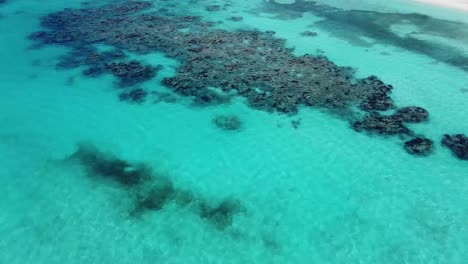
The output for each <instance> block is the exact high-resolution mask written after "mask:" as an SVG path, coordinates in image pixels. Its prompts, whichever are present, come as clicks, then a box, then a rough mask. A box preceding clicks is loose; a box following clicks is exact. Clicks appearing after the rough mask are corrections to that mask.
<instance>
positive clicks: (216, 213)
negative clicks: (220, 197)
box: [199, 200, 242, 229]
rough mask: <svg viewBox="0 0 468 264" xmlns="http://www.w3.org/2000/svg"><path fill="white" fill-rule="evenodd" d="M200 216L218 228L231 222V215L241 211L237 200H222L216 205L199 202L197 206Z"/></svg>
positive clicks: (224, 226) (222, 227)
mask: <svg viewBox="0 0 468 264" xmlns="http://www.w3.org/2000/svg"><path fill="white" fill-rule="evenodd" d="M199 210H200V211H199V214H200V217H201V218H204V219H208V220H209V221H210V222H211V223H212V224H214V225H215V226H216V227H217V228H218V229H225V228H226V227H228V226H230V225H231V224H232V220H233V216H234V215H235V214H238V213H240V212H241V211H242V206H241V204H240V203H239V201H237V200H224V201H222V202H221V203H219V204H218V205H216V206H211V205H208V204H207V203H201V204H200V207H199Z"/></svg>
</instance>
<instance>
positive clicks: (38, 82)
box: [0, 0, 468, 264]
mask: <svg viewBox="0 0 468 264" xmlns="http://www.w3.org/2000/svg"><path fill="white" fill-rule="evenodd" d="M94 2H96V3H98V2H100V1H94ZM101 2H102V3H104V2H105V1H101ZM154 2H155V3H156V4H158V5H159V4H164V5H170V4H171V3H177V5H174V6H169V7H171V8H173V9H175V10H177V12H181V13H184V14H191V15H199V16H202V17H203V19H205V20H209V21H223V23H222V24H219V25H217V27H219V28H223V29H227V30H231V31H233V30H236V29H259V30H261V31H266V30H273V31H275V32H276V36H277V37H280V38H285V39H286V40H287V42H286V45H287V46H288V47H293V48H295V50H294V54H295V55H297V56H300V55H303V54H305V53H311V54H317V50H318V49H319V50H321V51H320V53H322V54H325V55H326V56H327V57H328V58H329V59H330V60H331V61H333V62H334V63H336V64H337V65H340V66H350V67H353V68H355V69H356V75H357V76H358V77H365V76H369V75H376V76H378V77H379V78H381V79H382V80H383V81H384V82H386V83H390V84H392V85H393V86H394V90H393V92H392V95H391V96H392V98H393V99H394V101H395V103H396V104H397V105H403V106H405V105H418V106H422V107H424V108H426V109H427V110H429V112H430V119H429V121H428V122H425V123H423V124H414V125H410V128H411V129H413V130H414V131H415V132H416V133H423V134H424V135H425V136H427V137H429V138H431V139H433V140H434V141H435V150H434V153H433V154H432V155H430V156H428V157H415V156H411V155H409V154H408V153H406V152H405V151H403V150H402V146H401V145H402V141H401V140H399V139H398V137H380V136H376V135H368V134H366V133H356V132H355V131H353V130H352V129H351V128H350V126H349V123H348V122H347V121H346V120H343V119H342V118H339V117H337V116H335V115H332V114H330V113H327V112H325V111H322V110H320V109H314V108H307V107H302V108H301V109H300V111H299V112H298V113H297V114H295V115H287V114H281V113H269V112H266V111H261V110H257V109H253V108H251V107H249V106H248V105H247V104H246V103H245V99H242V98H240V97H239V98H234V99H233V100H232V101H231V102H230V103H228V104H221V105H212V106H207V107H195V106H193V105H192V104H191V102H190V99H189V98H186V97H180V98H178V100H177V101H176V102H160V103H157V104H155V103H152V102H151V100H147V102H145V103H143V104H129V103H125V102H121V101H119V99H118V97H117V96H116V91H115V88H114V85H115V79H114V78H113V77H112V76H110V75H104V76H102V77H99V78H88V77H84V76H83V75H82V74H81V71H82V70H83V68H79V69H72V70H57V69H56V67H55V64H56V63H57V62H58V57H59V56H60V55H63V54H65V53H66V52H67V49H66V48H64V47H60V46H53V45H51V46H45V47H42V48H40V49H37V48H31V45H33V42H32V41H31V40H28V39H27V36H28V35H29V34H30V33H32V32H35V31H37V30H39V29H40V28H39V21H40V18H41V17H43V16H45V15H47V14H49V13H51V12H56V11H60V10H62V9H63V8H79V7H80V6H81V1H79V0H74V1H47V3H43V2H37V1H26V0H25V1H19V0H16V1H15V0H7V2H6V3H4V4H0V91H1V95H2V96H1V97H0V193H1V194H2V195H1V196H2V198H1V199H0V210H1V212H2V213H1V214H0V234H1V235H0V263H12V264H16V263H187V264H188V263H425V264H426V263H444V264H445V263H450V264H452V263H453V264H458V263H460V264H461V263H466V260H467V259H468V178H467V177H468V162H467V161H463V160H460V159H457V158H455V156H454V155H453V154H452V153H451V152H450V151H449V149H447V148H445V147H442V146H441V145H440V138H441V136H442V135H443V134H446V133H449V134H455V133H464V134H468V122H467V120H468V110H467V108H466V105H467V102H468V92H467V89H468V86H467V85H468V74H467V71H465V70H463V67H462V66H463V64H460V65H458V67H457V65H453V64H452V65H450V64H448V63H444V62H441V61H440V57H443V56H444V55H445V54H442V55H441V56H440V54H435V53H430V52H429V53H427V54H424V52H422V53H421V52H417V48H415V49H416V50H415V49H410V48H408V47H406V46H405V43H400V42H389V40H388V39H385V38H383V39H373V38H372V37H369V36H359V38H360V39H361V40H362V41H363V42H364V43H367V44H366V45H364V44H363V43H360V44H359V43H356V41H355V39H354V38H350V37H349V35H347V34H343V32H342V31H339V30H338V29H339V28H338V27H340V25H339V24H338V25H335V27H334V28H333V27H331V28H330V27H326V26H320V24H314V23H315V22H319V21H323V20H324V19H325V20H327V19H330V18H327V17H326V16H325V15H324V13H320V12H319V13H317V12H316V11H314V12H305V13H302V12H303V11H304V10H303V9H300V10H297V9H294V10H293V11H294V12H293V11H291V8H290V7H291V6H288V5H286V4H285V5H284V6H280V7H281V8H280V9H275V10H271V9H265V8H264V4H265V3H263V1H260V0H255V1H248V2H247V1H245V2H244V1H236V2H231V3H230V4H231V6H229V8H227V9H226V10H221V11H219V12H208V11H207V10H206V9H205V7H206V6H211V5H214V4H219V5H223V4H225V3H226V2H227V1H221V0H218V1H208V0H206V1H154ZM160 2H161V3H160ZM278 2H280V1H278ZM287 2H290V1H287ZM298 2H300V1H298ZM318 2H320V3H323V2H324V1H318ZM344 2H345V1H332V2H329V3H328V4H329V5H331V6H332V7H333V8H340V9H341V8H342V9H343V10H349V9H351V7H350V5H349V3H348V4H346V3H344ZM354 2H355V3H353V4H354V6H355V8H358V9H360V10H367V11H369V12H386V13H395V14H401V13H413V12H421V13H423V14H425V15H428V16H429V18H434V19H435V20H434V21H435V22H434V23H435V24H434V25H436V27H437V25H440V24H438V23H445V22H446V21H448V20H447V19H453V21H458V22H459V23H461V24H460V27H461V28H462V26H463V25H465V24H463V23H464V22H466V21H468V19H466V17H467V16H468V15H465V14H461V13H459V12H456V11H449V10H443V11H441V10H439V9H435V8H434V9H433V8H430V7H422V6H419V5H415V4H414V3H407V2H405V1H396V2H392V3H389V4H382V3H380V2H379V3H376V2H375V1H354ZM262 7H263V8H262ZM397 12H401V13H397ZM450 12H452V13H450ZM298 14H300V15H298ZM285 15H287V16H285ZM231 16H242V17H243V19H242V21H238V22H235V21H231V20H229V19H227V18H229V17H231ZM285 17H287V18H285ZM351 19H356V17H354V18H351ZM465 19H466V20H465ZM350 23H352V21H350ZM382 23H385V21H383V22H382ZM389 23H390V22H389ZM392 23H393V24H392V26H391V27H390V28H391V31H392V32H393V33H394V34H395V35H398V36H412V37H415V38H417V39H423V40H427V41H429V42H430V43H434V45H440V46H441V47H442V46H443V47H451V49H452V50H457V51H459V52H460V53H459V54H460V55H463V56H468V44H467V43H468V42H466V40H467V39H468V35H464V34H465V33H466V31H464V30H462V29H461V30H460V31H453V28H450V30H452V31H451V32H453V34H452V35H451V36H447V35H444V34H442V35H441V36H436V35H434V34H433V32H429V29H427V28H426V29H424V28H417V27H416V28H415V27H414V25H411V23H407V22H405V21H404V20H402V21H401V23H396V24H395V23H394V22H392ZM310 25H312V26H310ZM444 25H445V24H444ZM306 30H312V31H314V32H317V34H318V35H317V36H316V37H312V38H311V37H304V36H301V32H304V31H306ZM346 30H350V29H346ZM425 30H426V31H425ZM347 33H351V35H353V36H354V37H356V35H359V34H362V32H361V31H359V30H358V29H356V31H353V32H347ZM448 35H450V34H448ZM134 56H135V58H137V59H139V60H141V61H144V62H145V63H148V64H152V65H157V64H161V65H163V66H164V68H163V70H161V71H160V72H159V73H158V75H157V76H156V77H155V78H153V79H152V80H150V81H148V82H145V83H144V84H142V87H144V88H145V89H151V90H155V91H167V90H168V88H166V87H164V86H163V85H162V84H161V80H162V79H163V78H164V77H167V76H173V75H174V74H175V70H176V69H177V67H178V65H179V62H178V61H176V60H174V59H171V58H167V57H165V55H164V54H161V53H152V54H148V55H144V56H143V55H140V56H136V55H134ZM437 56H439V57H437ZM438 58H439V60H438ZM464 66H465V67H466V66H467V65H464ZM222 114H228V115H236V116H238V118H239V119H240V120H241V121H242V128H241V129H240V130H239V131H224V130H221V129H219V128H218V127H216V126H215V125H214V124H213V122H212V119H213V117H215V116H217V115H222ZM297 120H300V125H299V127H298V128H294V127H293V126H292V124H291V122H292V121H297ZM80 142H88V143H90V144H92V145H94V146H96V147H98V148H99V149H100V150H101V151H103V152H106V153H112V154H113V155H115V156H117V157H119V158H121V159H123V160H127V161H128V162H130V163H145V164H148V166H150V167H151V168H152V169H153V170H154V171H157V172H158V174H162V175H165V177H168V178H169V179H170V180H171V181H172V182H173V184H174V186H175V188H176V189H180V190H189V191H190V192H191V193H193V194H194V196H195V197H197V199H199V201H200V203H202V202H203V201H207V203H209V204H218V203H219V202H220V201H223V200H224V199H233V200H236V201H239V203H240V204H241V206H242V209H241V212H239V213H236V214H234V215H233V217H232V223H231V224H230V225H229V226H228V227H226V228H219V227H217V226H216V225H214V224H213V223H210V222H209V221H207V218H204V217H200V216H199V215H197V211H196V210H195V211H194V210H192V207H190V206H189V207H183V206H179V205H177V203H176V202H169V203H167V204H165V205H164V207H163V209H162V210H158V211H151V212H148V213H145V214H144V215H142V216H141V217H137V218H135V217H130V216H129V214H128V211H129V208H130V207H132V201H133V200H132V197H130V195H129V193H128V192H127V191H126V190H124V189H122V188H119V187H118V186H117V187H116V186H115V184H112V183H111V184H108V183H107V182H106V181H96V180H95V179H92V178H90V177H87V175H86V174H87V173H86V171H85V170H84V169H83V168H82V166H80V165H79V164H76V163H74V162H68V161H67V157H69V156H70V155H71V154H72V153H73V152H74V151H76V149H77V144H79V143H80Z"/></svg>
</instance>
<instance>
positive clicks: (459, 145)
mask: <svg viewBox="0 0 468 264" xmlns="http://www.w3.org/2000/svg"><path fill="white" fill-rule="evenodd" d="M442 145H444V146H446V147H447V148H449V149H450V150H451V151H452V153H453V154H454V155H455V156H457V158H459V159H461V160H468V137H467V136H465V135H463V134H456V135H444V137H443V138H442Z"/></svg>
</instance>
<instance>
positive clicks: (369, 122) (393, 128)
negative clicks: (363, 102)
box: [352, 113, 411, 135]
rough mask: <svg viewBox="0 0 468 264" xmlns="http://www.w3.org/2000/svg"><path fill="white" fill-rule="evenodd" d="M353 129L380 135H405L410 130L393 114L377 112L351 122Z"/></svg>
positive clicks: (409, 132)
mask: <svg viewBox="0 0 468 264" xmlns="http://www.w3.org/2000/svg"><path fill="white" fill-rule="evenodd" d="M352 127H353V129H355V130H357V131H362V130H365V131H369V132H373V133H377V134H381V135H407V134H411V131H410V130H409V129H408V128H407V127H406V126H405V125H404V124H403V122H401V121H400V120H398V119H397V118H395V117H394V116H385V115H381V114H378V113H372V114H369V115H367V116H365V117H364V119H362V120H360V121H356V122H354V123H353V124H352Z"/></svg>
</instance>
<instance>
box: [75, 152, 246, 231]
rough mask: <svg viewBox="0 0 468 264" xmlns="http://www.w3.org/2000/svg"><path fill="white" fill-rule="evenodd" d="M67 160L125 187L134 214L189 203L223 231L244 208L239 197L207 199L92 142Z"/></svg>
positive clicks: (98, 176)
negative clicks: (104, 150)
mask: <svg viewBox="0 0 468 264" xmlns="http://www.w3.org/2000/svg"><path fill="white" fill-rule="evenodd" d="M67 160H69V161H75V162H78V163H79V164H81V165H82V166H83V167H84V168H85V170H86V172H87V175H88V176H89V177H90V178H92V179H95V180H98V181H103V182H105V183H110V184H114V183H115V184H117V185H118V186H121V187H123V188H124V190H125V191H126V192H127V193H128V195H129V196H130V197H133V202H134V204H133V207H132V208H131V210H130V216H133V217H138V216H141V215H142V214H144V213H146V212H150V211H160V210H162V209H164V206H165V205H166V204H168V203H172V202H175V203H176V204H177V205H179V206H184V207H185V206H189V207H190V208H191V209H192V211H193V213H194V214H196V215H198V216H199V217H200V218H201V219H204V220H206V221H207V222H209V223H210V224H212V225H213V226H214V227H216V228H217V229H218V230H223V229H226V228H228V227H229V226H231V224H232V221H233V218H234V216H235V215H237V214H239V213H241V212H243V211H244V208H243V206H242V205H241V204H240V202H239V201H238V200H236V199H230V198H227V199H223V200H221V201H219V202H212V201H207V200H206V199H205V198H202V197H197V196H196V195H193V194H192V192H190V191H187V190H184V189H180V188H177V187H175V186H174V184H173V182H172V180H171V179H170V178H169V177H167V176H165V175H162V174H157V173H155V172H154V171H153V170H152V169H151V168H150V166H148V165H146V164H144V163H133V162H128V161H125V160H122V159H120V158H118V157H116V156H114V155H111V154H107V153H104V152H102V151H100V150H99V149H97V148H96V147H94V146H92V145H89V144H80V145H79V146H78V149H77V150H76V152H74V153H73V154H72V155H71V156H70V157H69V158H68V159H67Z"/></svg>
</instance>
